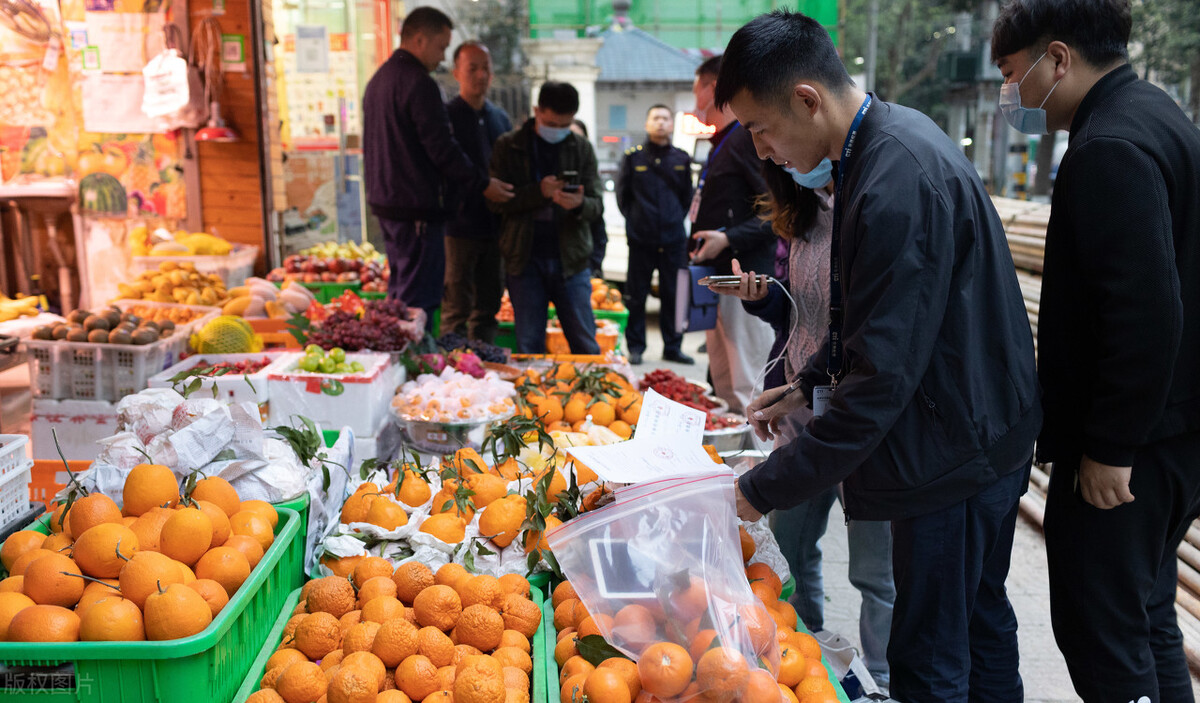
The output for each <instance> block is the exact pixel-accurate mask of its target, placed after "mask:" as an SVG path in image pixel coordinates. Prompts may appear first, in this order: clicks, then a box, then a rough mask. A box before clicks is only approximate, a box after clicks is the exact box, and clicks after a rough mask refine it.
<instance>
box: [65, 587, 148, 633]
mask: <svg viewBox="0 0 1200 703" xmlns="http://www.w3.org/2000/svg"><path fill="white" fill-rule="evenodd" d="M79 639H81V640H83V641H84V642H140V641H142V640H144V639H146V629H145V626H144V625H143V623H142V611H141V610H139V609H138V607H137V606H136V605H134V604H133V602H132V601H128V600H125V599H124V598H121V597H120V596H111V597H108V598H101V599H100V600H98V601H96V602H95V603H94V604H93V605H92V606H91V607H90V608H88V609H87V612H85V613H84V614H83V615H81V616H80V618H79Z"/></svg>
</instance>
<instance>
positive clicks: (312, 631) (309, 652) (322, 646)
mask: <svg viewBox="0 0 1200 703" xmlns="http://www.w3.org/2000/svg"><path fill="white" fill-rule="evenodd" d="M292 636H293V638H294V639H293V644H294V645H295V647H296V649H299V650H300V651H301V652H304V656H306V657H308V658H309V659H310V660H312V661H316V660H318V659H320V658H321V657H324V656H325V655H326V654H329V653H330V652H332V651H333V650H335V649H341V647H342V628H341V627H340V625H339V623H338V619H337V618H335V617H333V616H332V615H330V614H329V613H311V614H309V615H307V616H305V617H304V619H303V620H301V621H300V623H299V624H298V625H296V631H295V632H294V633H293V635H292Z"/></svg>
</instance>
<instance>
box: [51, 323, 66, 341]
mask: <svg viewBox="0 0 1200 703" xmlns="http://www.w3.org/2000/svg"><path fill="white" fill-rule="evenodd" d="M70 331H71V328H70V327H68V326H67V325H64V324H63V323H61V322H60V323H58V324H57V325H55V326H54V329H52V330H50V336H51V337H53V338H54V339H66V338H67V334H68V333H69V332H70Z"/></svg>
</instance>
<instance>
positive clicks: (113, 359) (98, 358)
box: [25, 300, 220, 401]
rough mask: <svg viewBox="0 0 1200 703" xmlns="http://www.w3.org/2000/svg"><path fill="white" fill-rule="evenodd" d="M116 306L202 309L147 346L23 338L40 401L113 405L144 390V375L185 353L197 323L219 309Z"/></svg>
mask: <svg viewBox="0 0 1200 703" xmlns="http://www.w3.org/2000/svg"><path fill="white" fill-rule="evenodd" d="M116 305H117V307H119V308H122V309H128V308H130V307H133V306H150V307H188V308H191V309H193V310H200V311H204V314H203V315H201V316H200V317H198V318H196V319H195V320H193V321H192V322H189V323H187V324H184V325H178V326H176V328H175V334H173V335H171V336H170V337H167V338H166V339H160V340H158V341H157V342H154V343H152V344H145V345H141V346H137V345H126V344H95V343H92V342H65V341H61V340H57V341H47V340H41V339H28V340H25V350H26V351H27V352H28V354H29V358H30V360H31V361H32V362H33V363H32V364H31V366H30V376H31V378H32V379H33V380H32V383H31V386H32V388H33V394H34V395H35V396H37V397H40V398H54V399H59V400H62V399H75V400H108V401H117V400H120V399H121V398H124V397H125V396H127V395H130V394H133V393H137V392H138V391H140V390H144V389H145V388H146V387H147V385H146V384H147V383H148V382H149V380H150V377H151V376H153V375H155V374H157V373H159V372H160V371H162V370H164V369H166V368H167V367H169V366H171V365H172V364H174V363H175V362H177V361H178V360H179V358H180V357H181V356H183V354H184V353H186V352H187V350H188V339H189V338H190V337H191V334H192V331H193V330H194V329H195V328H196V327H197V325H203V324H205V323H207V322H208V321H209V320H211V319H213V318H215V317H216V316H217V314H218V313H219V312H220V309H219V308H213V307H202V306H179V305H173V304H171V303H155V302H150V301H145V300H118V301H117V302H116Z"/></svg>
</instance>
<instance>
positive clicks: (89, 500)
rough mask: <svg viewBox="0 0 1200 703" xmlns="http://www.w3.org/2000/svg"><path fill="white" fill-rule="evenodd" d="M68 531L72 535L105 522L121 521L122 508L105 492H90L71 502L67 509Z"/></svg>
mask: <svg viewBox="0 0 1200 703" xmlns="http://www.w3.org/2000/svg"><path fill="white" fill-rule="evenodd" d="M66 520H67V525H66V527H67V532H70V533H71V536H72V537H78V536H79V535H81V534H83V533H84V532H87V530H88V528H90V527H95V526H96V525H100V524H102V523H105V522H116V523H120V522H121V509H120V508H118V507H117V504H116V502H114V501H113V499H112V498H109V497H108V496H106V495H104V494H103V493H89V494H88V495H86V496H84V497H82V498H80V499H79V500H76V501H75V502H74V503H73V504H71V509H70V510H68V511H67V518H66Z"/></svg>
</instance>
